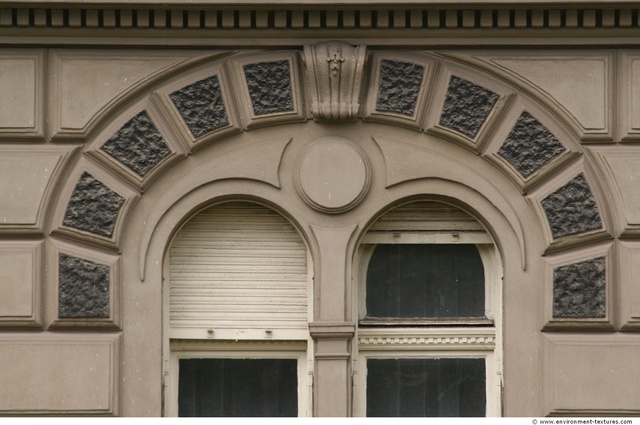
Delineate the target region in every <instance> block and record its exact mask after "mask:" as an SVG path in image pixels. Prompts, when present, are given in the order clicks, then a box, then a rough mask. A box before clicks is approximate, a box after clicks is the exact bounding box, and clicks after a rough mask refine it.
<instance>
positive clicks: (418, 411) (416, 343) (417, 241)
mask: <svg viewBox="0 0 640 425" xmlns="http://www.w3.org/2000/svg"><path fill="white" fill-rule="evenodd" d="M355 261H356V262H355V267H354V270H355V272H356V277H357V281H358V285H357V287H358V296H357V299H358V312H359V314H358V320H359V323H358V333H357V338H356V341H357V342H356V347H355V349H356V350H357V351H358V353H359V354H358V356H356V358H357V360H356V361H355V363H356V364H355V368H354V370H355V371H356V374H357V377H358V378H357V379H356V382H357V386H356V396H355V400H356V403H355V413H356V415H358V416H365V415H366V416H497V415H499V414H500V385H501V382H500V373H501V371H500V370H501V366H500V363H501V362H500V351H501V348H500V347H501V339H500V329H501V323H500V293H501V291H500V285H501V276H502V273H501V266H500V262H499V260H498V256H497V252H496V249H495V246H494V244H493V241H492V239H491V237H490V236H489V234H488V233H487V232H486V231H485V229H484V228H483V226H482V225H481V224H480V223H479V222H478V221H477V220H476V219H475V218H474V217H472V216H471V215H469V214H468V213H466V212H464V211H463V210H461V209H458V208H456V207H453V206H451V205H448V204H445V203H440V202H426V201H423V202H413V203H410V204H406V205H402V206H399V207H397V208H395V209H393V210H391V211H389V212H388V213H386V214H384V215H383V216H382V217H381V218H380V219H378V220H377V221H376V222H375V223H374V224H373V225H372V226H371V228H370V229H369V230H368V231H367V232H366V234H365V235H364V236H363V238H362V241H361V243H360V246H359V249H358V252H357V255H356V260H355Z"/></svg>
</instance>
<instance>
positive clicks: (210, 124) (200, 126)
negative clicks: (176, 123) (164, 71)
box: [169, 75, 229, 138]
mask: <svg viewBox="0 0 640 425" xmlns="http://www.w3.org/2000/svg"><path fill="white" fill-rule="evenodd" d="M169 97H170V98H171V100H172V101H173V103H174V104H175V105H176V107H177V108H178V111H180V115H182V119H184V122H185V123H186V124H187V127H189V130H190V131H191V134H193V136H194V137H195V138H198V137H200V136H203V135H205V134H207V133H209V132H211V131H214V130H217V129H219V128H222V127H226V126H228V125H229V117H228V116H227V110H226V108H225V105H224V100H223V99H222V91H221V90H220V82H219V81H218V77H217V76H215V75H214V76H213V77H209V78H206V79H204V80H200V81H197V82H195V83H193V84H190V85H188V86H186V87H183V88H181V89H180V90H176V91H174V92H173V93H171V94H170V95H169Z"/></svg>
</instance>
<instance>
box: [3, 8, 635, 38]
mask: <svg viewBox="0 0 640 425" xmlns="http://www.w3.org/2000/svg"><path fill="white" fill-rule="evenodd" d="M639 10H640V5H639V4H638V3H637V2H632V1H626V0H625V1H619V2H594V1H588V0H587V1H582V2H577V1H568V2H563V3H562V4H561V5H559V4H557V3H556V4H550V3H549V2H535V1H533V2H532V1H529V2H506V1H500V0H495V1H492V2H482V3H480V2H479V1H476V0H472V1H465V2H462V3H457V2H453V1H439V2H434V3H431V2H429V3H427V2H424V1H405V2H402V3H393V5H391V4H389V3H381V2H378V1H376V0H373V1H369V2H367V3H364V2H344V1H343V2H337V1H334V2H323V3H322V4H317V2H311V1H304V0H303V1H300V2H296V3H295V4H294V3H293V2H289V1H286V2H285V1H275V2H270V3H268V4H265V3H264V2H257V1H247V2H240V3H238V2H232V1H228V0H222V1H216V2H213V1H200V2H192V3H188V4H185V3H183V2H177V1H167V2H163V3H157V2H151V1H144V0H142V1H138V2H134V3H121V2H117V3H116V2H110V1H92V0H89V1H84V2H82V3H81V4H80V3H69V2H59V1H38V2H36V1H29V0H27V1H23V2H2V1H0V36H3V35H20V34H24V35H25V36H28V37H29V36H32V35H40V36H42V37H41V38H45V37H48V36H51V35H57V34H60V35H65V36H73V37H76V38H77V37H78V36H83V37H87V36H88V37H116V36H123V35H126V36H131V34H127V33H126V32H127V31H134V32H136V33H137V35H139V36H148V35H146V33H149V32H150V31H154V36H158V35H161V34H162V33H163V31H165V32H166V31H171V35H174V36H175V35H180V36H182V35H186V34H182V33H189V35H190V36H194V37H200V36H204V35H206V36H215V35H216V34H221V33H222V32H223V30H242V31H243V32H245V33H260V37H267V38H273V37H282V34H281V33H278V32H275V33H274V32H273V31H269V32H270V33H267V32H266V30H305V31H306V32H312V31H313V30H324V29H330V30H335V31H345V32H348V31H350V30H357V31H360V32H362V31H363V30H365V31H369V32H372V31H376V30H377V31H380V30H393V31H394V33H397V34H394V35H393V36H394V37H398V36H403V32H404V33H406V34H404V36H408V35H413V34H409V33H408V32H410V31H414V32H415V31H425V35H427V33H439V32H447V31H449V30H456V35H454V36H455V37H456V38H464V37H469V36H470V35H473V34H474V30H485V32H486V31H490V30H499V31H501V33H502V35H504V36H509V37H510V36H512V35H508V33H510V32H513V31H509V30H519V31H521V30H526V31H529V32H531V33H532V34H530V35H531V36H534V37H535V36H542V37H549V36H550V35H559V36H567V35H571V36H575V37H584V36H592V37H593V36H596V35H598V34H595V33H597V32H600V33H601V32H602V31H605V30H632V29H637V27H638V15H639V13H638V11H639ZM30 29H32V30H37V33H36V34H29V30H30ZM45 30H46V31H49V32H47V33H43V32H42V31H45ZM106 30H108V31H106ZM550 30H551V31H555V32H554V33H551V34H549V33H548V32H547V33H545V32H544V31H550ZM576 30H582V31H578V32H575V31H576ZM583 30H592V31H588V32H587V34H584V33H585V31H583ZM563 31H565V32H563ZM566 31H574V32H575V33H569V32H566ZM386 32H388V31H386ZM143 33H144V34H143ZM221 35H222V34H221ZM255 35H256V34H252V36H255ZM432 35H433V34H432ZM360 36H367V35H366V33H365V34H361V35H360Z"/></svg>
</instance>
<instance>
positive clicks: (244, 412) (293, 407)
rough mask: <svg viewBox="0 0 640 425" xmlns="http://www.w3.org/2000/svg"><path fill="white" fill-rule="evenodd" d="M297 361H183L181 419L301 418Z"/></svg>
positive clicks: (181, 367) (180, 381)
mask: <svg viewBox="0 0 640 425" xmlns="http://www.w3.org/2000/svg"><path fill="white" fill-rule="evenodd" d="M297 363H298V362H297V360H295V359H180V378H179V385H178V386H179V389H178V415H179V416H233V417H238V416H240V417H247V416H269V417H276V416H277V417H281V416H298V375H297Z"/></svg>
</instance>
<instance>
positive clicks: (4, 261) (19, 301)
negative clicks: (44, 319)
mask: <svg viewBox="0 0 640 425" xmlns="http://www.w3.org/2000/svg"><path fill="white" fill-rule="evenodd" d="M41 256H42V242H41V241H4V242H2V243H0V327H1V326H3V325H7V326H12V327H14V326H38V324H39V323H38V322H39V320H40V285H41V283H42V282H41V280H42V275H41V274H42V259H41Z"/></svg>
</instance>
